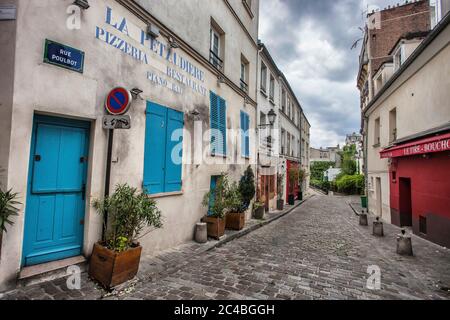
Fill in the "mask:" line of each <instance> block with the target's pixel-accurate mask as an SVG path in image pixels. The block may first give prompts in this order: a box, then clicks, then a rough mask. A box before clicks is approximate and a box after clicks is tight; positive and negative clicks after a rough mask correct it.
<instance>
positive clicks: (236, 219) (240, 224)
mask: <svg viewBox="0 0 450 320" xmlns="http://www.w3.org/2000/svg"><path fill="white" fill-rule="evenodd" d="M244 226H245V214H244V213H228V214H227V218H226V228H227V229H229V230H238V231H239V230H242V229H244Z"/></svg>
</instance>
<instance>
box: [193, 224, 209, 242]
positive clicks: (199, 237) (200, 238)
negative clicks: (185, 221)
mask: <svg viewBox="0 0 450 320" xmlns="http://www.w3.org/2000/svg"><path fill="white" fill-rule="evenodd" d="M195 241H196V242H197V243H206V242H208V230H207V224H206V223H204V222H199V223H197V225H196V226H195Z"/></svg>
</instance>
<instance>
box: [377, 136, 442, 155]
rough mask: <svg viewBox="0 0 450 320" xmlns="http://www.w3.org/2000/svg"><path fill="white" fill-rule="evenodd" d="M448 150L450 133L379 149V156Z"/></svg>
mask: <svg viewBox="0 0 450 320" xmlns="http://www.w3.org/2000/svg"><path fill="white" fill-rule="evenodd" d="M448 150H450V134H445V135H442V136H436V137H433V138H428V139H424V140H422V141H418V142H415V143H409V144H405V145H402V146H398V147H393V148H390V149H386V150H383V151H381V153H380V154H381V158H382V159H387V158H398V157H406V156H414V155H419V154H427V153H435V152H444V151H448Z"/></svg>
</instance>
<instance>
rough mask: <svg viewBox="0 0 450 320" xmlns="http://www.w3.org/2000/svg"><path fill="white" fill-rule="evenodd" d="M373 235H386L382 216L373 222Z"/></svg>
mask: <svg viewBox="0 0 450 320" xmlns="http://www.w3.org/2000/svg"><path fill="white" fill-rule="evenodd" d="M373 235H374V236H377V237H384V229H383V222H381V221H380V217H377V221H374V222H373Z"/></svg>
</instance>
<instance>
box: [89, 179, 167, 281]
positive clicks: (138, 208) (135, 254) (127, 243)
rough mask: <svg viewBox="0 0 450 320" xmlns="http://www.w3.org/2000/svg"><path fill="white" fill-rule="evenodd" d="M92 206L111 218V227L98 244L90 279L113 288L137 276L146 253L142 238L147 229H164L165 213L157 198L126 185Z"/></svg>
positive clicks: (109, 225)
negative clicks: (143, 254)
mask: <svg viewBox="0 0 450 320" xmlns="http://www.w3.org/2000/svg"><path fill="white" fill-rule="evenodd" d="M92 206H93V207H94V208H95V209H96V210H97V212H98V213H99V214H101V215H105V214H106V215H107V217H108V225H107V226H104V227H105V230H106V231H105V233H104V235H103V239H102V241H101V242H98V243H96V244H95V245H94V250H93V252H92V256H91V259H90V265H89V276H90V277H91V278H93V279H96V280H98V281H99V282H100V283H101V284H103V285H104V286H105V287H106V288H108V289H110V288H112V287H115V286H117V285H119V284H121V283H124V282H126V281H128V280H131V279H133V278H134V277H135V276H136V274H137V272H138V269H139V262H140V258H141V252H142V247H141V246H140V244H139V242H138V239H139V235H140V234H141V232H142V230H143V229H144V228H146V227H154V228H161V227H162V222H161V212H160V211H159V210H158V208H157V207H156V203H155V201H154V200H153V199H151V198H149V197H148V196H147V195H146V194H144V193H139V192H138V191H137V189H136V188H132V187H130V186H128V185H126V184H124V185H118V186H117V187H116V190H115V192H114V194H113V195H112V196H110V197H107V198H105V199H102V200H100V199H96V200H94V201H93V203H92Z"/></svg>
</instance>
